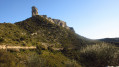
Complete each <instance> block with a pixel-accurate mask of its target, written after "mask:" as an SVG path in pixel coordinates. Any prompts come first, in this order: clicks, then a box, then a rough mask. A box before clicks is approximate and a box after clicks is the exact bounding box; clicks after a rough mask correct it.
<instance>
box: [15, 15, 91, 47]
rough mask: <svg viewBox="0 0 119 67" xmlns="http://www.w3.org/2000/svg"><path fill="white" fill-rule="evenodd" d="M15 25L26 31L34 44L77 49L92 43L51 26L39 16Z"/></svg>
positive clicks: (51, 24)
mask: <svg viewBox="0 0 119 67" xmlns="http://www.w3.org/2000/svg"><path fill="white" fill-rule="evenodd" d="M15 24H16V25H17V26H19V27H20V29H23V30H25V31H27V34H28V35H30V37H31V38H32V39H34V40H35V41H36V42H47V43H57V44H60V45H62V46H69V47H72V46H73V47H74V46H76V47H79V46H82V45H85V44H89V43H92V42H91V40H89V39H86V38H84V37H82V36H79V35H77V34H75V33H74V32H72V31H70V30H67V29H65V28H63V27H60V26H58V25H56V24H53V23H51V22H50V21H48V20H47V19H46V18H43V17H41V16H39V15H37V16H33V17H31V18H28V19H26V20H24V21H21V22H17V23H15Z"/></svg>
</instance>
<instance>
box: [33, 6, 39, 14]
mask: <svg viewBox="0 0 119 67" xmlns="http://www.w3.org/2000/svg"><path fill="white" fill-rule="evenodd" d="M35 15H38V9H37V8H36V7H35V6H33V7H32V16H35Z"/></svg>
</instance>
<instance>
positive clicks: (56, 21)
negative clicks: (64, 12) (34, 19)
mask: <svg viewBox="0 0 119 67" xmlns="http://www.w3.org/2000/svg"><path fill="white" fill-rule="evenodd" d="M36 15H38V9H37V8H36V7H35V6H33V7H32V16H36ZM40 16H41V17H44V18H46V19H47V20H49V21H50V22H52V23H54V24H57V25H59V26H61V27H64V28H66V29H68V30H71V31H72V32H74V29H73V27H68V26H67V24H66V22H64V21H62V20H59V19H52V18H50V17H47V15H40ZM32 35H34V34H32Z"/></svg>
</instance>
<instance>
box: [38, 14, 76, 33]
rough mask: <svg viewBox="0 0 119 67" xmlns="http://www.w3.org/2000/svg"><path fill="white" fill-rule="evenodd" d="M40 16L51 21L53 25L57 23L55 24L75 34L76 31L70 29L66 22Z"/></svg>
mask: <svg viewBox="0 0 119 67" xmlns="http://www.w3.org/2000/svg"><path fill="white" fill-rule="evenodd" d="M40 16H41V17H44V18H46V19H47V20H49V21H50V22H52V23H55V24H57V25H59V26H61V27H64V28H66V29H68V30H71V31H72V32H75V31H74V29H73V27H68V26H67V24H66V22H64V21H62V20H59V19H52V18H50V17H47V15H40Z"/></svg>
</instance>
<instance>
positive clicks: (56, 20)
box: [53, 19, 67, 27]
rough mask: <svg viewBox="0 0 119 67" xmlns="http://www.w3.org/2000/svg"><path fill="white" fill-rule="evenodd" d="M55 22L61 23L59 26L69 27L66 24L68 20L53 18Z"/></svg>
mask: <svg viewBox="0 0 119 67" xmlns="http://www.w3.org/2000/svg"><path fill="white" fill-rule="evenodd" d="M53 21H54V23H55V24H57V25H59V26H62V27H67V26H66V22H64V21H61V20H58V19H53Z"/></svg>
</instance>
